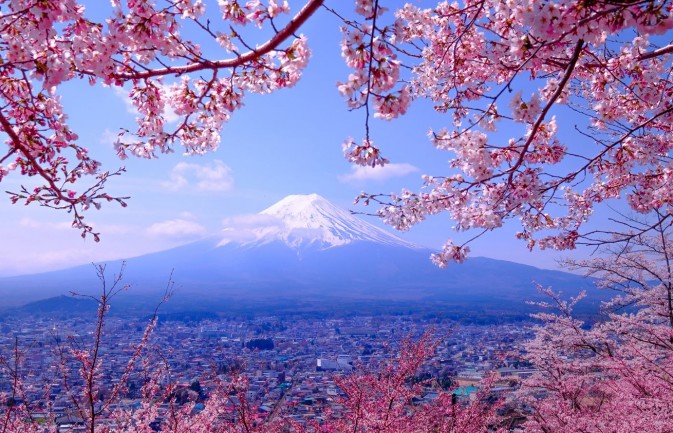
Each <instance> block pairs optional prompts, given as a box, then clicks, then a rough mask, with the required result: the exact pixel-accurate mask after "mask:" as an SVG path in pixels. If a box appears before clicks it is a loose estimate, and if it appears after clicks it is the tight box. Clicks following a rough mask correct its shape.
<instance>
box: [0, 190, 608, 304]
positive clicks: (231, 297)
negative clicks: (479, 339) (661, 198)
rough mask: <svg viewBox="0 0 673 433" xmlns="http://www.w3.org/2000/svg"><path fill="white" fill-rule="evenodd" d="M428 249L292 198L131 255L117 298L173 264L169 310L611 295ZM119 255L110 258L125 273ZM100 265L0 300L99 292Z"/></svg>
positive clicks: (12, 283)
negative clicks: (252, 218)
mask: <svg viewBox="0 0 673 433" xmlns="http://www.w3.org/2000/svg"><path fill="white" fill-rule="evenodd" d="M431 253H432V251H431V250H429V249H426V248H422V247H419V246H416V245H413V244H411V243H409V242H406V241H404V240H402V239H400V238H398V237H396V236H394V235H392V234H390V233H388V232H386V231H384V230H381V229H379V228H378V227H375V226H373V225H371V224H369V223H367V222H366V221H363V220H361V219H359V218H357V217H355V216H353V215H350V214H349V213H348V212H346V211H344V210H342V209H339V208H337V207H335V206H334V205H332V204H331V203H330V202H328V201H327V200H325V199H324V198H322V197H320V196H318V195H315V194H312V195H307V196H300V195H295V196H288V197H286V198H285V199H283V200H281V201H280V202H278V203H276V204H275V205H273V206H271V207H269V208H268V209H266V210H264V211H262V212H261V213H260V214H259V223H258V224H252V223H251V224H249V225H247V226H246V227H243V228H241V227H238V228H237V227H232V228H230V229H229V230H225V231H224V235H223V237H218V238H209V239H205V240H202V241H198V242H194V243H191V244H188V245H184V246H180V247H177V248H173V249H170V250H166V251H161V252H157V253H153V254H148V255H144V256H141V257H135V258H131V259H129V260H128V261H127V271H126V273H125V276H126V281H128V282H130V283H131V284H132V285H133V287H132V289H131V290H130V291H129V293H128V294H123V296H120V298H119V299H120V300H119V302H125V303H126V304H127V306H135V307H138V308H140V307H139V306H141V305H143V306H145V307H148V308H149V306H151V305H155V304H156V303H157V302H158V301H159V300H160V299H161V295H162V293H163V290H164V289H165V287H166V282H167V280H168V276H169V275H170V274H171V270H172V269H174V273H173V278H174V280H175V283H176V294H175V296H174V299H172V300H171V301H169V302H168V304H167V306H166V308H167V309H168V310H178V311H179V310H198V311H203V310H204V309H206V310H209V311H230V310H239V311H244V310H250V309H256V308H257V309H259V308H263V307H264V306H273V307H274V308H275V309H276V310H277V311H290V310H292V309H294V310H298V311H308V310H310V309H312V308H313V309H315V308H318V309H323V310H330V309H331V310H335V309H337V310H338V309H348V308H356V307H357V308H359V307H364V306H367V305H369V306H371V307H372V308H376V307H377V306H382V305H387V306H388V307H390V308H398V307H405V306H406V307H408V306H410V305H412V304H417V305H423V306H425V307H428V308H429V307H432V306H435V307H437V308H440V309H442V308H445V309H448V310H451V309H452V308H453V309H454V310H457V311H458V310H460V309H467V311H469V309H479V308H481V309H486V310H488V311H498V312H499V313H502V314H506V313H508V312H529V311H532V310H531V308H530V307H529V306H527V305H526V304H525V301H527V300H534V299H539V298H540V296H539V294H538V292H537V290H536V288H535V283H539V284H542V285H543V286H552V287H553V288H554V289H555V290H561V291H563V292H564V293H566V294H569V295H574V294H577V293H578V292H579V291H580V290H582V289H587V290H588V291H589V293H590V296H589V298H590V299H589V302H585V303H584V304H583V305H585V306H587V307H588V308H590V309H592V308H593V309H595V308H596V305H597V302H598V301H599V300H600V298H601V297H605V294H602V293H600V292H597V291H596V290H595V289H594V282H593V281H592V280H589V279H585V278H583V277H581V276H578V275H575V274H570V273H565V272H560V271H550V270H543V269H538V268H535V267H532V266H527V265H522V264H518V263H513V262H507V261H502V260H493V259H487V258H480V257H474V258H470V259H468V260H467V261H466V262H465V263H463V264H460V265H458V264H451V265H450V266H449V267H448V268H447V269H445V270H441V269H438V268H437V267H435V266H434V265H433V264H432V263H430V261H429V256H430V254H431ZM120 265H121V262H110V263H108V264H107V268H108V270H110V271H111V273H112V272H118V271H119V268H120ZM99 287H100V282H99V281H98V280H97V278H96V276H95V272H94V269H93V268H92V267H91V266H90V265H89V266H80V267H76V268H72V269H66V270H62V271H56V272H49V273H44V274H37V275H28V276H21V277H12V278H3V279H0V302H3V303H4V304H5V305H12V304H13V305H17V304H20V303H25V302H27V301H34V300H37V299H40V298H45V297H50V296H54V295H56V294H61V293H67V292H69V291H76V292H79V293H86V294H97V292H98V290H99Z"/></svg>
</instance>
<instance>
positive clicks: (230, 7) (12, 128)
mask: <svg viewBox="0 0 673 433" xmlns="http://www.w3.org/2000/svg"><path fill="white" fill-rule="evenodd" d="M206 3H207V2H205V1H204V0H178V1H165V2H164V1H161V2H152V1H142V0H138V1H136V0H134V1H130V0H129V1H120V0H113V1H112V2H111V5H112V9H111V15H110V16H109V17H107V18H106V19H105V20H103V21H93V20H92V19H90V18H88V14H87V13H86V12H87V11H86V8H85V6H84V5H83V4H81V3H79V2H78V1H77V0H59V1H55V2H43V1H38V2H34V1H29V0H3V1H1V2H0V4H1V5H0V28H2V32H1V33H0V52H1V53H2V59H3V61H2V64H1V65H0V99H2V107H3V108H2V110H0V129H1V130H2V131H3V132H4V136H5V139H6V145H7V151H6V152H5V154H4V155H0V167H1V168H0V180H2V178H4V177H6V176H8V175H11V174H12V172H17V173H20V174H21V175H23V176H30V177H36V178H38V179H39V181H38V182H37V184H38V185H37V186H36V187H24V188H22V190H21V191H19V192H14V193H12V195H11V198H12V200H13V201H14V202H23V203H26V204H29V203H33V202H35V203H39V204H40V205H44V206H49V207H53V208H59V209H65V210H67V211H69V212H71V213H72V214H73V215H74V220H73V226H74V227H77V228H80V229H81V230H82V234H83V235H85V236H86V235H87V234H93V235H94V238H95V239H98V234H97V233H95V232H94V231H93V228H92V227H91V226H89V225H88V224H87V223H86V222H85V221H84V216H83V214H82V212H83V211H84V210H86V209H88V208H90V207H91V205H93V206H95V207H96V208H99V207H100V206H101V204H102V203H105V202H110V201H117V202H119V203H120V204H122V205H124V204H125V200H126V198H125V197H112V196H110V195H108V194H107V193H105V192H104V191H103V188H104V186H105V182H106V181H107V180H108V179H109V178H110V176H114V175H118V174H121V173H122V172H123V169H120V170H118V171H116V172H112V173H110V172H102V171H101V167H100V163H99V162H97V161H95V160H93V159H91V158H90V157H89V154H88V150H87V148H86V147H84V146H83V145H82V144H80V143H79V141H78V136H77V134H76V133H75V132H74V131H72V130H71V129H70V127H69V125H68V119H67V116H66V115H65V114H64V109H63V107H62V105H61V100H60V98H59V88H60V86H61V85H63V84H64V83H66V82H68V81H72V80H80V79H85V80H87V81H88V82H89V83H90V84H92V85H94V84H97V83H98V84H103V85H105V86H112V87H118V88H123V89H124V90H123V91H125V92H128V96H129V98H130V100H131V102H132V104H133V106H134V107H135V109H136V111H137V112H138V113H139V115H138V118H137V128H136V129H135V130H134V131H129V130H123V131H122V132H120V134H119V136H118V140H117V142H116V143H115V150H116V152H117V154H118V155H119V156H120V157H121V158H122V159H123V158H125V157H127V155H129V154H131V155H134V156H138V157H142V158H155V157H156V156H157V155H158V154H159V153H168V152H173V151H174V147H175V145H181V146H182V147H183V148H184V151H185V153H188V154H202V153H205V152H209V151H212V150H215V149H217V147H218V146H219V144H220V130H221V129H222V126H223V125H224V123H226V122H227V121H228V120H229V118H230V116H231V114H232V113H233V112H234V111H235V110H237V109H239V108H240V107H241V106H242V105H243V98H244V96H245V94H246V93H268V92H272V91H275V90H277V89H281V88H286V87H290V86H292V85H294V84H295V83H296V82H297V81H298V80H299V79H300V77H301V73H302V70H303V69H304V68H305V66H306V64H307V62H308V58H309V57H310V51H309V49H308V47H307V43H306V38H304V37H303V36H301V35H300V36H297V37H293V35H294V34H295V32H296V31H297V30H298V29H299V27H300V26H301V25H302V24H303V22H305V21H306V19H308V17H310V16H311V15H312V14H313V13H314V12H315V10H317V8H318V7H319V6H320V4H321V3H322V2H321V1H317V0H311V1H309V2H308V3H307V5H306V6H305V7H304V8H302V10H301V11H300V12H299V13H298V14H297V15H296V16H295V17H294V18H293V19H289V18H288V17H287V16H288V14H289V11H290V6H289V4H288V3H287V2H286V1H278V0H268V1H260V0H250V1H247V2H245V3H242V2H239V1H237V0H220V1H218V2H217V3H218V4H214V3H215V2H211V3H213V4H211V5H210V6H216V7H217V6H219V10H220V12H221V17H222V21H221V22H219V23H214V22H211V21H210V19H209V18H206V16H205V13H206V7H207V4H206ZM186 24H188V25H190V26H191V27H195V28H198V29H201V30H202V31H201V37H203V38H205V39H213V40H214V42H215V43H217V44H219V45H220V46H222V47H223V48H224V50H223V51H224V54H225V55H224V56H223V58H221V59H217V58H215V59H209V58H207V57H205V55H204V53H203V52H202V50H201V43H200V42H197V41H196V40H191V39H189V38H187V37H185V36H183V34H182V33H181V30H182V29H183V27H184V26H185V25H186ZM247 24H253V25H255V26H257V27H260V28H267V27H270V28H272V29H273V30H274V32H273V34H272V36H271V37H268V35H267V36H264V37H265V38H268V39H266V41H265V42H263V43H261V44H257V48H255V49H251V50H249V51H247V52H246V49H247V47H249V46H254V45H255V44H252V41H246V40H244V39H243V38H242V36H241V35H240V34H238V33H237V32H236V31H235V30H233V29H235V26H243V25H247ZM280 24H284V27H281V26H280ZM227 54H228V55H229V56H230V57H227ZM171 111H172V112H174V113H176V114H177V115H178V116H179V120H178V122H177V124H176V125H173V124H169V123H168V122H167V121H166V118H165V113H167V112H171ZM87 179H89V180H87Z"/></svg>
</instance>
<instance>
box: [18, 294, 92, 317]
mask: <svg viewBox="0 0 673 433" xmlns="http://www.w3.org/2000/svg"><path fill="white" fill-rule="evenodd" d="M97 309H98V302H96V301H94V300H93V299H90V298H81V297H75V296H66V295H60V296H55V297H53V298H47V299H41V300H39V301H35V302H30V303H28V304H25V305H22V306H21V307H17V308H14V310H15V311H16V312H22V313H33V314H49V313H64V312H65V313H70V314H84V313H86V314H89V313H95V312H96V311H97Z"/></svg>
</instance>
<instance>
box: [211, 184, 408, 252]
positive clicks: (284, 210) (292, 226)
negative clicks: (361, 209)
mask: <svg viewBox="0 0 673 433" xmlns="http://www.w3.org/2000/svg"><path fill="white" fill-rule="evenodd" d="M259 215H260V216H265V217H267V218H266V219H267V221H268V219H269V218H273V219H275V222H274V223H273V224H265V225H261V226H256V227H246V228H245V229H244V230H246V233H245V236H238V243H240V244H243V245H251V246H252V245H261V244H266V243H269V242H274V241H279V240H280V241H282V242H284V243H285V244H286V245H288V246H289V247H291V248H294V249H298V248H300V247H303V246H308V245H311V246H317V247H319V248H321V249H327V248H332V247H338V246H341V245H346V244H350V243H352V242H356V241H370V242H376V243H380V244H385V245H396V246H403V247H407V248H420V247H419V246H417V245H414V244H412V243H410V242H407V241H405V240H403V239H401V238H399V237H397V236H394V235H392V234H390V233H388V232H386V231H385V230H382V229H380V228H378V227H376V226H374V225H372V224H370V223H368V222H366V221H363V220H361V219H359V218H357V217H355V216H353V215H351V214H350V213H349V212H347V211H345V210H343V209H340V208H338V207H336V206H334V205H333V204H332V203H330V202H329V201H327V200H326V199H325V198H323V197H321V196H319V195H318V194H309V195H289V196H287V197H285V198H284V199H282V200H280V201H279V202H278V203H276V204H274V205H273V206H270V207H268V208H267V209H265V210H263V211H262V212H260V213H259ZM226 230H229V231H232V230H236V229H235V228H228V229H226ZM239 235H240V233H239ZM242 239H245V241H243V242H241V240H242ZM231 241H232V239H231V238H228V237H225V239H224V240H223V241H222V242H220V245H225V244H227V243H230V242H231Z"/></svg>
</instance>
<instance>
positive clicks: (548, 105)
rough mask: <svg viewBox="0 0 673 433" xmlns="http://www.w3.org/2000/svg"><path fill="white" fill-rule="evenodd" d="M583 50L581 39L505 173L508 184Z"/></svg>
mask: <svg viewBox="0 0 673 433" xmlns="http://www.w3.org/2000/svg"><path fill="white" fill-rule="evenodd" d="M583 48H584V40H582V39H579V40H578V41H577V43H576V44H575V49H574V50H573V53H572V55H571V56H570V59H569V60H568V66H567V67H566V70H565V73H564V75H563V78H562V79H561V81H560V82H559V84H558V87H557V88H556V91H555V92H554V93H553V94H552V96H551V98H549V101H548V102H547V103H546V104H545V106H544V108H543V109H542V112H540V114H539V115H538V117H537V120H536V121H535V123H534V124H533V127H532V128H531V131H530V133H529V135H528V139H527V140H526V142H525V143H524V144H523V147H522V149H521V152H520V153H519V158H518V159H517V160H516V162H515V163H514V165H513V166H512V167H511V168H510V169H509V170H507V171H505V173H509V176H508V180H507V183H512V178H513V176H514V173H515V172H516V171H517V170H518V169H519V167H520V166H521V164H523V160H524V158H525V157H526V153H527V152H528V148H529V147H530V145H531V143H532V142H533V140H534V139H535V136H536V134H537V131H538V130H539V129H540V125H542V122H543V121H544V119H545V117H546V116H547V113H548V112H549V110H550V109H551V107H552V106H553V105H554V104H555V103H556V100H557V99H558V98H559V97H560V96H561V94H562V93H563V90H564V88H565V86H566V84H568V81H570V77H571V76H572V73H573V71H574V70H575V65H577V61H578V60H579V58H580V54H581V53H582V49H583Z"/></svg>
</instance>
